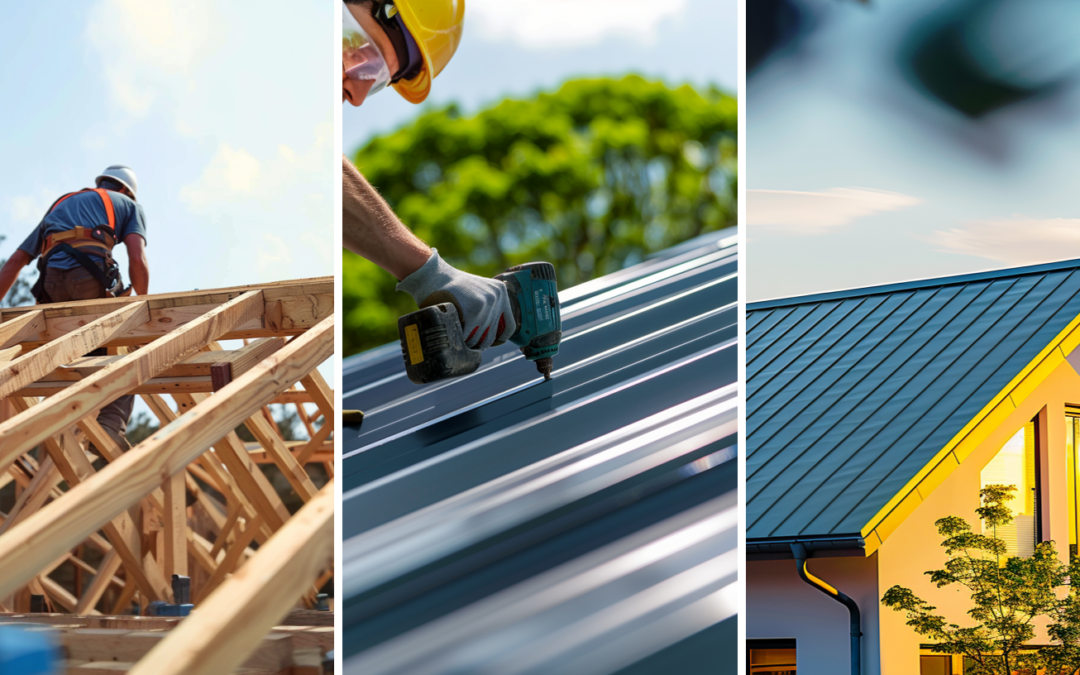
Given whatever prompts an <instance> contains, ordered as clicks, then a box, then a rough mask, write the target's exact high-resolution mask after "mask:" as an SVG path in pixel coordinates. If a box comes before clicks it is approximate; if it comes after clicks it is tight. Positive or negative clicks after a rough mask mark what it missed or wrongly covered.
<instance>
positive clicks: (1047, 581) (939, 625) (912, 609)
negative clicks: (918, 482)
mask: <svg viewBox="0 0 1080 675" xmlns="http://www.w3.org/2000/svg"><path fill="white" fill-rule="evenodd" d="M1015 490H1016V487H1015V486H1012V485H1008V486H1006V485H988V486H987V487H985V488H983V489H982V491H981V492H980V496H981V498H982V506H981V507H980V508H978V509H976V513H977V514H978V515H979V518H980V519H981V520H982V522H983V529H984V531H986V532H988V533H987V534H977V533H975V532H972V530H971V526H970V525H969V524H968V523H967V521H965V520H964V519H963V518H960V517H958V516H948V517H946V518H942V519H941V520H938V521H937V522H936V523H935V525H936V526H937V530H938V533H939V534H940V535H941V536H942V537H943V538H944V540H943V541H942V543H941V545H942V546H943V547H944V548H945V552H946V554H947V555H948V556H949V559H948V561H947V562H946V563H945V567H944V568H943V569H939V570H932V571H930V572H926V574H927V575H929V576H930V579H931V580H932V581H933V582H934V584H935V585H936V586H937V587H938V588H943V587H945V586H953V585H959V586H962V587H964V588H966V589H967V590H968V592H969V594H970V597H971V609H969V610H968V612H967V614H968V616H969V617H970V618H971V620H972V622H971V625H968V626H964V627H961V626H960V625H959V624H956V623H950V622H949V621H948V620H947V619H946V618H945V617H944V616H943V615H940V614H935V613H934V610H935V609H937V608H936V607H934V606H932V605H930V604H928V603H927V602H925V601H924V600H922V599H920V598H918V597H917V596H916V595H915V594H914V593H913V592H912V591H911V590H910V589H907V588H903V587H901V586H893V587H892V588H890V589H889V590H888V591H886V593H885V595H884V597H883V598H882V600H881V601H882V603H883V604H884V605H885V606H886V607H891V608H893V609H894V610H896V611H902V612H906V614H907V625H909V626H911V627H912V628H914V629H915V632H916V633H918V634H919V635H922V636H925V637H927V638H929V639H930V640H932V641H933V644H934V646H933V650H934V651H936V652H939V653H943V654H963V655H964V656H965V657H966V659H967V661H966V662H967V664H968V665H967V668H966V669H965V671H964V672H965V674H966V675H1013V673H1018V672H1020V673H1035V672H1036V670H1038V671H1039V672H1047V673H1062V674H1065V673H1068V674H1074V673H1077V672H1080V648H1078V646H1077V644H1078V642H1077V640H1078V638H1080V606H1078V605H1077V599H1076V597H1075V596H1074V594H1073V593H1072V586H1071V579H1072V578H1080V577H1074V576H1073V575H1074V574H1080V567H1078V566H1077V559H1076V558H1073V561H1072V563H1071V564H1070V565H1064V564H1062V563H1061V562H1060V561H1059V560H1058V557H1057V551H1056V549H1055V547H1054V542H1052V541H1044V542H1040V543H1039V544H1037V545H1036V546H1035V551H1034V553H1033V554H1032V555H1031V556H1030V557H1018V556H1009V555H1007V547H1006V544H1005V541H1003V540H1002V539H1000V538H999V537H998V528H1000V527H1002V526H1005V525H1008V524H1009V523H1010V522H1012V520H1013V516H1012V511H1011V510H1010V509H1009V506H1008V502H1009V500H1010V499H1011V495H1012V493H1013V492H1014V491H1015ZM1061 598H1064V599H1061ZM1039 617H1047V618H1049V619H1050V623H1049V634H1050V637H1051V639H1052V640H1053V641H1054V644H1052V645H1051V646H1049V647H1044V648H1041V649H1036V648H1034V647H1033V646H1032V645H1031V644H1030V642H1031V640H1032V639H1033V638H1034V637H1035V621H1036V620H1037V619H1038V618H1039ZM1043 669H1045V671H1044V670H1043Z"/></svg>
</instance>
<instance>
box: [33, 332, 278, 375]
mask: <svg viewBox="0 0 1080 675" xmlns="http://www.w3.org/2000/svg"><path fill="white" fill-rule="evenodd" d="M284 346H285V338H261V339H259V340H255V341H253V342H252V343H251V344H248V345H245V346H243V347H241V348H240V349H235V350H232V351H219V352H197V353H195V354H192V355H191V356H189V357H187V358H185V359H184V360H182V361H180V362H178V363H176V364H174V365H172V366H169V367H168V368H166V369H165V370H164V371H163V372H162V373H161V375H160V377H210V366H212V365H213V364H215V363H222V362H225V363H229V364H231V365H232V369H233V377H239V376H240V375H243V374H244V373H246V372H247V371H249V370H251V368H252V367H253V366H254V365H255V364H257V363H258V362H259V361H262V360H263V359H265V358H266V357H267V356H270V355H271V354H273V353H274V352H276V351H277V350H279V349H281V348H282V347H284ZM122 358H124V357H123V356H84V357H82V358H80V359H75V360H74V361H71V362H70V363H68V364H67V365H65V366H63V367H61V368H58V369H57V370H55V371H53V372H51V373H49V374H48V375H46V376H45V377H43V378H41V379H40V380H39V381H40V382H78V381H79V380H81V379H83V378H85V377H89V376H91V375H93V374H94V373H96V372H98V371H99V370H101V369H102V368H105V367H107V366H110V365H112V364H113V363H116V362H117V361H119V360H120V359H122Z"/></svg>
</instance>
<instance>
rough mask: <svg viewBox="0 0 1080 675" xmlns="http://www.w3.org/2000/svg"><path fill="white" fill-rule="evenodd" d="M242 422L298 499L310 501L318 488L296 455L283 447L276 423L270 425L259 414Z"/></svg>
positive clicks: (283, 443)
mask: <svg viewBox="0 0 1080 675" xmlns="http://www.w3.org/2000/svg"><path fill="white" fill-rule="evenodd" d="M244 424H245V425H246V426H247V428H248V430H249V431H250V432H251V433H252V435H254V436H255V438H256V439H258V441H259V444H260V445H262V446H263V449H265V450H266V453H267V454H268V455H269V456H270V458H271V459H273V460H274V464H276V465H277V467H278V468H279V469H281V473H282V475H284V476H285V480H287V481H289V485H291V486H292V489H293V490H296V494H298V495H299V496H300V499H303V500H304V501H305V502H309V501H311V499H312V498H313V497H314V496H315V494H316V493H317V492H318V489H317V488H316V487H315V484H314V483H312V482H311V477H310V476H308V475H307V472H306V471H304V467H303V466H302V465H301V464H300V463H299V462H297V461H296V457H294V456H293V454H292V453H291V452H289V449H288V448H287V447H285V442H284V441H283V440H281V436H279V435H278V431H277V427H276V425H275V426H274V427H271V426H270V424H269V423H268V422H267V421H266V420H265V419H263V418H262V417H260V416H259V415H254V416H252V417H250V418H248V420H247V421H246V422H244Z"/></svg>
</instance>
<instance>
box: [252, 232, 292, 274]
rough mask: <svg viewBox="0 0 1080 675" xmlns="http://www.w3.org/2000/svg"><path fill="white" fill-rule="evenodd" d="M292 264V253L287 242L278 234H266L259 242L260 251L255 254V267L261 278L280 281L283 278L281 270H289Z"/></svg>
mask: <svg viewBox="0 0 1080 675" xmlns="http://www.w3.org/2000/svg"><path fill="white" fill-rule="evenodd" d="M292 264H293V258H292V253H291V252H290V251H289V246H288V244H286V243H285V240H284V239H282V238H281V237H279V236H277V235H276V234H273V233H270V232H264V233H263V236H262V241H261V242H259V250H258V251H256V253H255V265H256V267H257V268H258V270H259V276H260V278H264V279H278V278H280V277H281V270H287V269H289V268H290V267H292Z"/></svg>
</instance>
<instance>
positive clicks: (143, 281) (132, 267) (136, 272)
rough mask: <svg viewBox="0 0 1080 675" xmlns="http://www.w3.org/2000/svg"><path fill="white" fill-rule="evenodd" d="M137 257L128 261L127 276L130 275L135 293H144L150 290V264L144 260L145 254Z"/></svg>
mask: <svg viewBox="0 0 1080 675" xmlns="http://www.w3.org/2000/svg"><path fill="white" fill-rule="evenodd" d="M138 258H139V259H138V260H135V259H131V260H129V261H128V276H129V277H131V287H132V288H133V289H135V294H136V295H146V294H147V293H149V292H150V265H149V263H147V261H146V254H143V255H140V256H138Z"/></svg>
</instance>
